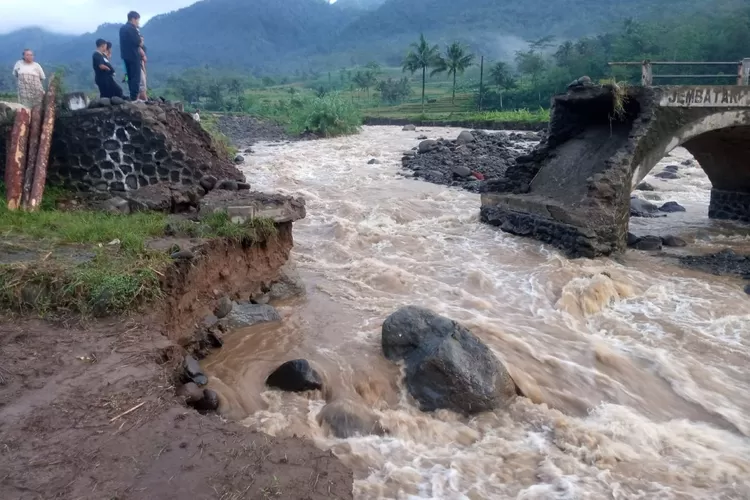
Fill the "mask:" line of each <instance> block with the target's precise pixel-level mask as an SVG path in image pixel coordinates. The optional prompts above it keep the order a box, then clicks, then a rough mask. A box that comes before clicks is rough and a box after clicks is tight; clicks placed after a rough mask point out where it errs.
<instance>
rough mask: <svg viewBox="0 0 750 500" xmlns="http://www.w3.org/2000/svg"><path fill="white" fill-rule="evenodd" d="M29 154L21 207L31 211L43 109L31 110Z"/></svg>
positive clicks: (37, 107) (36, 107) (35, 108)
mask: <svg viewBox="0 0 750 500" xmlns="http://www.w3.org/2000/svg"><path fill="white" fill-rule="evenodd" d="M29 130H30V133H29V153H28V155H26V158H27V160H26V171H25V172H24V174H23V192H22V195H21V207H22V208H23V209H24V210H28V209H29V198H31V184H32V182H33V181H34V165H35V164H36V157H37V154H39V134H40V133H41V130H42V107H41V106H34V108H33V109H32V110H31V125H30V126H29Z"/></svg>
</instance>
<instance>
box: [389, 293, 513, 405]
mask: <svg viewBox="0 0 750 500" xmlns="http://www.w3.org/2000/svg"><path fill="white" fill-rule="evenodd" d="M382 348H383V354H384V355H385V357H386V358H387V359H389V360H391V361H403V362H404V363H405V365H406V376H405V381H406V386H407V389H408V390H409V393H410V394H411V395H412V397H414V399H415V400H416V401H417V402H418V403H419V407H420V409H421V410H422V411H434V410H437V409H441V408H445V409H449V410H453V411H456V412H459V413H463V414H474V413H478V412H482V411H490V410H493V409H495V408H497V407H499V406H502V405H503V404H504V403H506V402H507V401H508V400H509V399H510V398H512V397H513V396H514V395H515V394H516V389H515V384H514V382H513V380H512V379H511V377H510V374H509V373H508V371H507V370H506V369H505V367H504V366H503V365H502V363H501V362H500V361H499V360H498V359H497V358H496V357H495V355H494V354H493V353H492V351H490V349H489V348H488V347H487V346H486V345H485V344H484V343H482V341H480V340H479V339H478V338H477V337H475V336H474V335H473V334H472V333H471V332H470V331H469V330H467V329H466V328H465V327H463V326H461V325H460V324H458V323H456V322H455V321H453V320H450V319H448V318H445V317H443V316H439V315H438V314H436V313H434V312H432V311H430V310H428V309H423V308H421V307H416V306H408V307H404V308H402V309H399V310H398V311H396V312H395V313H393V314H391V315H390V316H389V317H388V318H387V319H386V320H385V322H384V323H383V329H382Z"/></svg>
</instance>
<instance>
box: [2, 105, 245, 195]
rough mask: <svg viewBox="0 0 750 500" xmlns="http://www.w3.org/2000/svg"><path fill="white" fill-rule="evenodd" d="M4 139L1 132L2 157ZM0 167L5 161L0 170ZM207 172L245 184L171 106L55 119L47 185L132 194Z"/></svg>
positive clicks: (198, 129)
mask: <svg viewBox="0 0 750 500" xmlns="http://www.w3.org/2000/svg"><path fill="white" fill-rule="evenodd" d="M6 128H7V126H6ZM5 135H6V134H5V133H1V131H0V155H2V156H0V158H4V157H5V154H4V153H5V144H4V142H5ZM3 168H4V162H2V166H0V172H1V171H2V169H3ZM206 174H211V175H214V176H216V177H217V178H219V179H222V178H227V179H233V180H240V181H243V180H244V176H243V175H242V174H241V173H240V172H239V171H238V170H237V169H236V167H235V166H234V164H233V163H232V162H231V161H230V160H229V158H226V157H224V156H222V155H221V154H220V153H219V152H218V151H217V149H216V148H215V146H214V144H213V141H212V139H211V136H210V135H209V134H208V133H207V132H205V131H204V130H203V128H202V127H201V126H200V124H198V123H197V122H195V121H194V120H193V119H192V117H191V116H190V115H188V114H187V113H184V112H182V111H180V110H179V109H177V108H175V107H172V106H170V105H167V104H145V103H126V104H122V105H119V106H106V107H100V108H94V109H82V110H78V111H73V112H67V113H62V114H60V116H59V117H58V118H57V120H56V121H55V131H54V134H53V138H52V150H51V153H50V164H49V170H48V174H47V179H48V183H51V184H61V185H65V186H68V187H71V188H74V189H77V190H79V191H102V192H103V191H132V190H135V189H138V188H140V187H145V186H148V185H153V184H158V183H162V182H165V183H171V184H178V185H184V186H190V185H194V184H197V183H198V181H199V180H200V178H201V177H202V176H203V175H206Z"/></svg>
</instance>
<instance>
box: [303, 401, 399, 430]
mask: <svg viewBox="0 0 750 500" xmlns="http://www.w3.org/2000/svg"><path fill="white" fill-rule="evenodd" d="M317 421H318V425H320V426H321V427H324V428H326V427H327V428H328V429H329V430H330V432H331V434H333V435H334V436H335V437H337V438H339V439H348V438H351V437H356V436H370V435H376V436H383V435H385V434H386V430H385V428H384V427H383V425H382V424H381V423H380V418H378V416H377V415H376V414H375V412H373V411H372V410H370V409H369V408H368V407H366V406H365V405H363V404H361V403H357V402H354V401H350V400H337V401H333V402H331V403H328V404H327V405H325V406H324V407H323V409H322V410H321V411H320V413H318V417H317Z"/></svg>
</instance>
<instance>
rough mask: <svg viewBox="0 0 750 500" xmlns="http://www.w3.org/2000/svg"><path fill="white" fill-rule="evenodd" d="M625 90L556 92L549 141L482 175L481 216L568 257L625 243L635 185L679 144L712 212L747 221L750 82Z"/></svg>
mask: <svg viewBox="0 0 750 500" xmlns="http://www.w3.org/2000/svg"><path fill="white" fill-rule="evenodd" d="M621 92H622V89H621V88H619V87H613V86H583V87H573V88H571V89H570V90H569V91H568V93H567V94H563V95H559V96H555V98H554V99H553V105H552V113H551V117H550V126H549V131H548V132H549V134H548V139H547V141H546V143H545V144H544V145H543V146H542V147H541V148H539V149H537V150H536V151H535V152H534V153H533V154H532V155H530V156H528V157H522V158H520V159H519V160H517V162H516V165H513V166H511V167H510V168H509V169H508V171H507V172H506V174H505V177H504V178H502V179H498V180H492V181H488V182H487V183H486V185H485V187H484V192H483V194H482V208H481V211H480V217H481V220H482V221H483V222H486V223H489V224H493V225H497V226H499V227H500V228H501V229H502V230H504V231H506V232H509V233H512V234H517V235H522V236H530V237H534V238H536V239H538V240H541V241H544V242H546V243H550V244H553V245H555V246H558V247H560V248H562V249H564V250H565V251H566V252H567V253H568V254H569V255H571V256H584V257H595V256H598V255H608V254H610V253H613V252H618V251H621V250H624V249H625V248H626V242H627V232H628V225H629V221H630V194H631V193H632V191H633V189H634V187H635V186H636V185H637V184H638V183H639V182H640V181H641V180H643V178H644V177H645V176H646V175H647V174H648V173H649V172H650V171H651V170H652V169H653V168H654V167H655V166H656V164H657V163H658V162H659V161H660V160H661V159H662V158H664V156H666V155H667V154H668V153H669V152H670V151H671V150H673V149H674V148H676V147H678V146H682V147H684V148H686V149H687V150H688V151H689V152H690V153H692V155H693V156H694V157H695V158H696V160H697V161H698V162H699V163H700V165H701V167H702V168H703V170H704V171H705V172H706V175H707V176H708V178H709V180H710V181H711V184H712V190H711V202H710V205H709V213H708V216H709V217H712V218H718V219H732V220H739V221H745V222H750V86H731V87H730V86H715V87H705V86H704V87H630V88H628V89H626V91H625V92H626V94H625V96H624V97H625V98H624V99H622V97H623V96H622V95H621V94H620V93H621ZM707 95H710V96H713V97H714V98H713V99H711V102H708V100H707V99H706V98H705V96H707ZM716 96H718V97H719V99H716ZM694 97H696V99H697V98H700V99H697V100H696V99H694ZM717 102H720V104H717ZM618 103H619V104H620V106H619V109H620V111H621V112H620V113H619V114H617V116H616V117H615V118H613V114H614V113H613V111H614V110H615V109H618ZM623 103H624V106H622V104H623Z"/></svg>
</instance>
